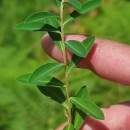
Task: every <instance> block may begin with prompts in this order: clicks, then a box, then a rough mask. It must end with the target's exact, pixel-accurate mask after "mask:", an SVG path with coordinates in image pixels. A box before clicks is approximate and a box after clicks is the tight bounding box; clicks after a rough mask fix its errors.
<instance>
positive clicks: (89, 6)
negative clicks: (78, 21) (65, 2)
mask: <svg viewBox="0 0 130 130" xmlns="http://www.w3.org/2000/svg"><path fill="white" fill-rule="evenodd" d="M101 2H102V1H101V0H89V1H86V2H85V3H83V4H82V5H81V8H80V9H76V10H74V11H73V12H72V13H71V14H70V15H69V16H68V17H67V18H66V20H65V22H64V24H67V23H68V22H70V21H72V20H74V19H75V18H77V17H78V16H80V15H82V14H85V13H87V12H89V11H91V10H93V9H95V8H97V7H98V6H99V5H100V4H101Z"/></svg>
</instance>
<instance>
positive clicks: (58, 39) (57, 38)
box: [48, 32, 62, 51]
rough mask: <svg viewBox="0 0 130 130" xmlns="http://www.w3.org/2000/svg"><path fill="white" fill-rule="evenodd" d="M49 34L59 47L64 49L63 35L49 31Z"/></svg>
mask: <svg viewBox="0 0 130 130" xmlns="http://www.w3.org/2000/svg"><path fill="white" fill-rule="evenodd" d="M48 34H49V36H50V37H51V38H52V40H53V42H54V43H55V44H56V45H57V47H58V48H59V49H60V50H61V51H62V45H61V35H60V34H59V33H56V32H48Z"/></svg>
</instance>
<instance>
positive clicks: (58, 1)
mask: <svg viewBox="0 0 130 130" xmlns="http://www.w3.org/2000/svg"><path fill="white" fill-rule="evenodd" d="M56 4H57V6H58V7H59V9H60V8H61V0H56Z"/></svg>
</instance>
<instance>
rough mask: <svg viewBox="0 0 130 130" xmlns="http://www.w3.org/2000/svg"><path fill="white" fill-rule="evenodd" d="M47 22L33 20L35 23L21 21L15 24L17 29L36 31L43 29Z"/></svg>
mask: <svg viewBox="0 0 130 130" xmlns="http://www.w3.org/2000/svg"><path fill="white" fill-rule="evenodd" d="M44 25H45V24H44V23H42V22H33V23H24V22H23V23H19V24H17V25H16V26H15V29H17V30H28V31H35V30H39V29H41V28H42V27H43V26H44Z"/></svg>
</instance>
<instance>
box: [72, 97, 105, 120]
mask: <svg viewBox="0 0 130 130" xmlns="http://www.w3.org/2000/svg"><path fill="white" fill-rule="evenodd" d="M71 102H72V103H74V104H75V105H76V107H77V108H79V109H80V110H82V111H83V112H84V113H86V114H89V115H90V116H92V117H94V118H96V119H101V120H103V119H104V114H103V112H102V111H101V110H100V108H99V107H98V106H97V105H96V104H94V103H92V102H90V101H89V100H83V99H81V98H76V97H72V98H71Z"/></svg>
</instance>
